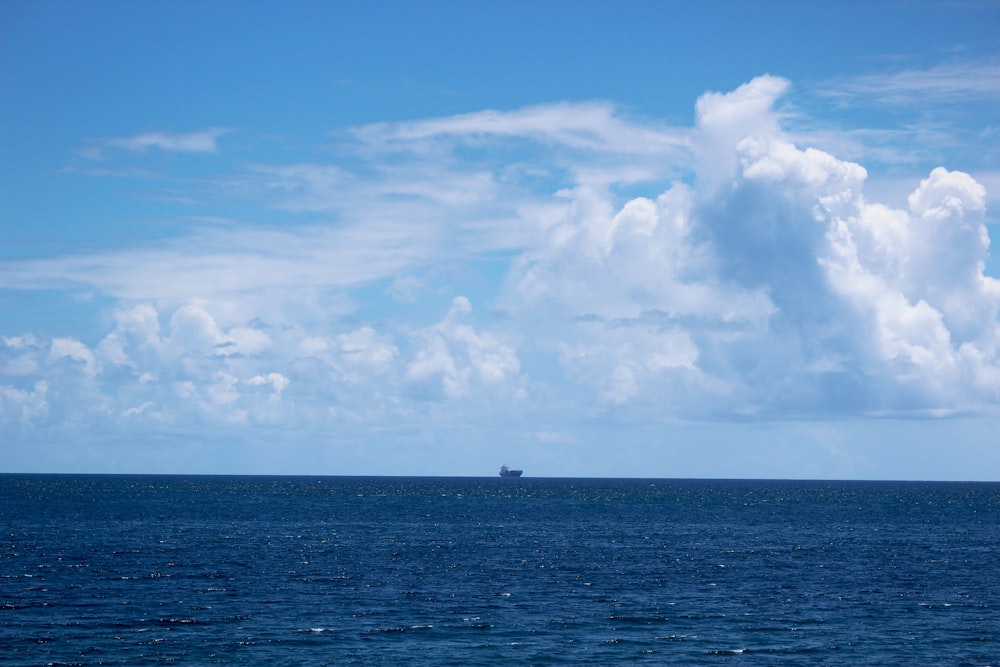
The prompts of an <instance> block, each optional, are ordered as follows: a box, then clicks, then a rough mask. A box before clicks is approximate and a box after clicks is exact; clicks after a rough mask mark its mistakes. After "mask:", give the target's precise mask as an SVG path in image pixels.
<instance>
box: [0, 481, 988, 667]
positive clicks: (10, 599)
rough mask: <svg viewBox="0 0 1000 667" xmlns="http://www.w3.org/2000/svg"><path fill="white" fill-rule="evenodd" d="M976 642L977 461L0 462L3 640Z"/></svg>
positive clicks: (352, 659) (497, 655) (696, 655)
mask: <svg viewBox="0 0 1000 667" xmlns="http://www.w3.org/2000/svg"><path fill="white" fill-rule="evenodd" d="M640 662H646V663H649V664H678V665H722V664H725V665H820V664H829V665H859V664H915V665H998V664H1000V484H958V483H955V484H953V483H866V482H855V483H851V482H758V481H674V480H544V479H528V478H524V479H519V480H503V479H499V478H497V479H427V478H413V479H403V478H302V477H297V478H289V477H284V478H280V477H152V476H48V475H44V476H20V475H5V476H0V663H2V664H4V665H11V666H15V665H45V664H66V665H136V664H158V663H175V664H181V665H203V664H245V665H346V664H355V663H365V664H411V665H494V664H536V665H555V664H566V665H578V664H594V665H599V664H600V665H607V664H623V665H624V664H633V663H640Z"/></svg>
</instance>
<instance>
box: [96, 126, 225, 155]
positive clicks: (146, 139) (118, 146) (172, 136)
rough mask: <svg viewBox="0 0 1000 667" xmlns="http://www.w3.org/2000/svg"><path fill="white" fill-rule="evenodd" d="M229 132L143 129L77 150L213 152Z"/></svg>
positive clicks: (97, 141)
mask: <svg viewBox="0 0 1000 667" xmlns="http://www.w3.org/2000/svg"><path fill="white" fill-rule="evenodd" d="M230 132H232V130H231V129H228V128H219V127H215V128H209V129H207V130H199V131H197V132H187V133H177V132H142V133H140V134H136V135H132V136H130V137H109V138H104V139H94V140H92V141H91V142H90V143H89V144H88V145H87V146H86V147H85V148H83V149H81V151H79V152H80V153H81V154H82V155H84V156H85V157H90V158H103V157H105V156H106V153H107V152H108V151H112V150H114V151H125V152H130V153H144V152H147V151H149V150H150V149H157V150H161V151H165V152H168V153H216V152H218V150H219V145H218V140H219V137H221V136H223V135H225V134H229V133H230Z"/></svg>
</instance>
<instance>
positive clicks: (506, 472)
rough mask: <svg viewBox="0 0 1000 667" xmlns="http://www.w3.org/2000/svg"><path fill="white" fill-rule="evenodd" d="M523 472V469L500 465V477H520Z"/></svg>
mask: <svg viewBox="0 0 1000 667" xmlns="http://www.w3.org/2000/svg"><path fill="white" fill-rule="evenodd" d="M522 474H524V471H523V470H511V469H510V468H508V467H507V466H505V465H504V466H500V476H501V477H520V476H521V475H522Z"/></svg>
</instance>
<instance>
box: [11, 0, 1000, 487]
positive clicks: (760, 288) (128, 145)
mask: <svg viewBox="0 0 1000 667" xmlns="http://www.w3.org/2000/svg"><path fill="white" fill-rule="evenodd" d="M828 4H829V3H800V2H760V3H744V2H712V3H672V2H626V3H608V2H573V1H570V0H562V1H556V2H550V3H527V2H503V1H499V0H498V1H494V2H478V3H477V2H474V3H467V2H425V3H413V2H370V3H360V2H318V3H309V2H295V3H288V4H286V5H281V6H279V5H278V4H276V3H265V2H241V3H236V2H223V1H216V2H169V3H168V2H142V3H134V2H121V3H118V2H89V3H74V2H45V1H40V2H18V1H9V2H5V3H3V4H2V5H0V108H2V113H0V470H3V471H9V472H16V471H26V472H50V471H51V472H166V473H179V472H190V473H289V474H303V473H310V474H313V473H314V474H422V475H423V474H442V475H481V474H490V475H491V474H495V469H496V468H497V467H498V466H499V465H500V464H501V463H504V462H506V463H508V464H510V465H512V466H516V467H523V468H524V469H525V470H526V474H530V475H550V476H648V477H793V478H858V479H970V480H972V479H987V480H995V479H1000V447H998V444H997V438H996V435H995V434H996V432H997V430H998V427H1000V413H998V408H1000V322H998V308H1000V280H998V279H1000V262H998V261H997V260H996V259H994V258H991V257H990V253H989V247H990V239H991V237H993V236H995V235H996V233H997V229H998V228H997V223H998V221H1000V218H998V217H997V210H998V204H1000V158H998V156H1000V151H998V143H1000V141H998V139H1000V116H998V115H997V113H996V109H997V108H998V105H1000V5H998V4H997V3H995V2H975V1H970V2H898V3H897V2H882V3H862V2H847V3H840V4H839V5H838V6H832V5H830V6H828Z"/></svg>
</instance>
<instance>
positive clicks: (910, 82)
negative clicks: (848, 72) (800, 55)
mask: <svg viewBox="0 0 1000 667" xmlns="http://www.w3.org/2000/svg"><path fill="white" fill-rule="evenodd" d="M816 93H817V94H819V95H821V96H824V97H828V98H831V99H834V100H837V101H838V102H840V103H842V104H850V105H865V104H892V105H917V106H921V107H923V106H936V107H940V106H942V105H946V106H947V105H953V104H966V103H969V102H977V101H990V100H994V101H995V100H1000V62H998V61H989V62H981V61H978V62H952V63H945V64H940V65H936V66H934V67H929V68H925V69H906V70H900V71H897V72H887V73H877V74H867V75H861V76H852V77H842V78H836V79H833V80H831V81H829V82H828V83H827V84H825V85H821V86H819V87H818V88H817V90H816Z"/></svg>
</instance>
